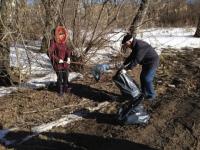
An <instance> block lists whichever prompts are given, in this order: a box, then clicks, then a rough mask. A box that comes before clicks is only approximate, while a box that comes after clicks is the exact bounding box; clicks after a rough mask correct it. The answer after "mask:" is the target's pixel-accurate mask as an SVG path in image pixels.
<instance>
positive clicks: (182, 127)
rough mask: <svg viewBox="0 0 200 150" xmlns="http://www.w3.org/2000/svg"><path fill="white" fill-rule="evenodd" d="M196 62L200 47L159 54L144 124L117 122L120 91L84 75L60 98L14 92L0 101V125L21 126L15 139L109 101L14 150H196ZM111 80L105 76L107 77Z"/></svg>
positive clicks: (199, 95) (199, 104)
mask: <svg viewBox="0 0 200 150" xmlns="http://www.w3.org/2000/svg"><path fill="white" fill-rule="evenodd" d="M172 54H173V55H172ZM199 64H200V50H199V49H195V50H193V51H188V52H187V50H186V51H184V52H181V53H179V52H174V51H173V50H171V51H169V50H166V51H164V52H163V54H162V56H161V64H160V68H159V70H158V73H157V76H156V81H155V85H156V90H157V93H158V99H157V101H156V102H155V103H154V104H148V103H147V102H144V103H145V107H146V109H147V111H148V112H149V114H150V116H151V119H150V122H149V124H148V125H146V126H137V125H129V126H121V125H119V124H117V123H116V121H115V117H116V116H115V114H116V112H117V109H118V105H119V104H120V101H119V99H118V100H116V99H115V98H116V96H118V95H119V94H120V93H119V90H118V89H117V87H116V86H115V85H114V83H113V82H112V81H111V80H110V81H107V82H105V80H106V79H105V80H102V81H100V83H95V82H94V81H93V80H92V79H91V78H89V77H88V78H86V79H85V80H84V81H77V82H76V83H73V87H74V91H73V92H72V94H66V95H65V96H64V98H60V97H58V96H57V95H56V94H55V92H53V90H54V89H53V88H51V87H50V88H49V90H45V89H43V90H40V91H34V90H19V91H17V92H16V93H13V95H8V96H5V97H2V98H0V101H2V104H1V106H0V122H1V126H2V128H11V127H18V128H20V131H17V132H15V133H13V134H14V136H15V137H16V136H17V135H18V136H19V135H26V134H29V131H30V128H31V127H33V126H36V125H40V124H42V123H47V122H50V121H54V120H56V119H59V118H61V117H62V116H63V115H65V114H68V113H70V112H73V111H74V110H81V109H83V108H86V107H87V108H88V107H95V106H97V105H98V104H99V103H101V102H104V101H108V102H109V105H108V106H106V107H104V108H102V109H101V110H98V111H94V112H91V113H90V114H89V115H87V117H85V118H84V119H83V120H81V121H77V122H74V123H71V124H68V125H67V126H66V127H64V128H63V127H60V128H54V129H53V130H51V131H49V132H48V133H44V134H40V135H39V136H37V137H34V138H33V139H32V140H29V141H28V142H26V143H24V144H22V145H19V146H17V147H16V149H81V150H82V149H83V150H90V149H92V150H93V149H95V150H96V149H99V150H100V149H153V148H154V149H169V150H171V149H200V143H199V141H200V119H199V114H200V66H199ZM111 77H112V74H110V75H108V79H111ZM89 85H90V86H89ZM51 90H52V91H51ZM111 95H112V96H111ZM69 106H70V107H69ZM83 111H87V110H85V109H83ZM14 136H13V135H12V136H10V137H11V139H12V138H13V137H14Z"/></svg>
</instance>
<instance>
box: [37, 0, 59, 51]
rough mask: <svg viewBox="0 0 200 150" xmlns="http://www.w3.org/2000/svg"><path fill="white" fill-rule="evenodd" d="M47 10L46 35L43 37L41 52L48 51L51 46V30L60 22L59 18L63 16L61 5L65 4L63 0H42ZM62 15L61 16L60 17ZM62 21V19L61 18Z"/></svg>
mask: <svg viewBox="0 0 200 150" xmlns="http://www.w3.org/2000/svg"><path fill="white" fill-rule="evenodd" d="M41 1H42V4H43V6H44V9H45V12H46V18H45V29H44V33H43V34H44V36H43V39H42V45H41V49H40V52H47V49H48V47H49V41H50V39H51V38H52V35H51V31H52V30H53V29H55V27H56V26H57V25H58V23H59V19H60V18H61V16H60V15H61V13H60V11H61V7H60V5H61V4H63V3H62V1H63V0H56V1H55V0H41ZM59 17H60V18H59ZM60 21H61V20H60Z"/></svg>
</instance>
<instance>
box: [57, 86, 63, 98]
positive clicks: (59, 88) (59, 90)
mask: <svg viewBox="0 0 200 150" xmlns="http://www.w3.org/2000/svg"><path fill="white" fill-rule="evenodd" d="M63 94H64V92H63V85H60V86H58V95H59V96H63Z"/></svg>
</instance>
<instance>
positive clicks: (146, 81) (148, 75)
mask: <svg viewBox="0 0 200 150" xmlns="http://www.w3.org/2000/svg"><path fill="white" fill-rule="evenodd" d="M155 73H156V68H151V67H146V66H142V72H141V74H140V82H141V89H142V93H143V94H144V96H145V97H146V98H148V99H154V98H155V97H156V93H155V91H154V86H153V79H154V76H155Z"/></svg>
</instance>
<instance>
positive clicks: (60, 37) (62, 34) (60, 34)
mask: <svg viewBox="0 0 200 150" xmlns="http://www.w3.org/2000/svg"><path fill="white" fill-rule="evenodd" d="M59 39H60V40H61V41H63V40H64V39H65V33H64V32H60V33H59Z"/></svg>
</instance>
